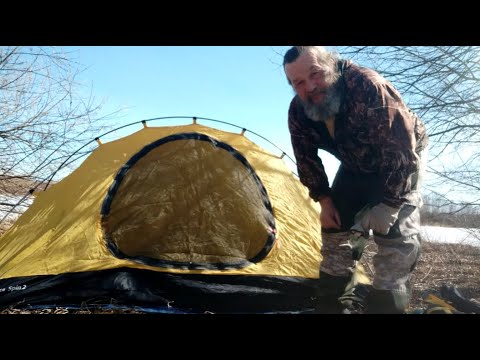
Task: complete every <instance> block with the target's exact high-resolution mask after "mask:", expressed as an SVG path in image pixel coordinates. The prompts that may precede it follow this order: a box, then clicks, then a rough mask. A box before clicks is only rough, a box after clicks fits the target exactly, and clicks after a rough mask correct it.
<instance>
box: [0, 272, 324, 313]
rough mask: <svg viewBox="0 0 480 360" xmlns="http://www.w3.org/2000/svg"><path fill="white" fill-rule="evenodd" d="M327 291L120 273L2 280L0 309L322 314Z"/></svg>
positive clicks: (289, 280)
mask: <svg viewBox="0 0 480 360" xmlns="http://www.w3.org/2000/svg"><path fill="white" fill-rule="evenodd" d="M325 291H326V290H324V289H321V288H320V287H319V280H318V279H306V278H298V277H281V276H248V275H228V276H226V275H205V274H170V273H164V272H157V271H151V270H146V269H132V268H120V269H108V270H101V271H88V272H81V273H65V274H60V275H43V276H28V277H17V278H11V279H3V280H0V309H3V308H8V307H12V306H13V307H16V308H28V307H30V306H41V305H43V306H45V307H47V306H48V307H54V306H62V305H77V306H78V305H82V306H86V307H88V306H95V305H102V304H117V305H121V304H125V305H131V306H146V307H152V308H153V307H161V308H164V307H171V308H172V309H173V310H175V311H176V312H178V311H184V312H194V313H203V312H207V311H210V312H215V313H266V312H282V311H292V312H302V311H312V310H315V309H317V310H319V311H320V312H321V306H322V300H321V299H322V296H328V294H327V293H324V292H325Z"/></svg>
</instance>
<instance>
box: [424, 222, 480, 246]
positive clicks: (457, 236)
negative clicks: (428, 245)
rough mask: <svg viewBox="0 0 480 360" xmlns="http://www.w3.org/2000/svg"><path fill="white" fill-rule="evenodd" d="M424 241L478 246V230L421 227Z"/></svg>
mask: <svg viewBox="0 0 480 360" xmlns="http://www.w3.org/2000/svg"><path fill="white" fill-rule="evenodd" d="M421 234H422V237H423V239H424V240H425V241H430V242H440V243H450V244H465V245H473V246H480V229H462V228H450V227H442V226H422V231H421Z"/></svg>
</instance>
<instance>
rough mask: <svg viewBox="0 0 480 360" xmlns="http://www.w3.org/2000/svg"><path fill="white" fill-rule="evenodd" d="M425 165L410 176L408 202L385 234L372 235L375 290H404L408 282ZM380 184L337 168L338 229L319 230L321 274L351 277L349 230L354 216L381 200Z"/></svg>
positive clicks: (376, 178)
mask: <svg viewBox="0 0 480 360" xmlns="http://www.w3.org/2000/svg"><path fill="white" fill-rule="evenodd" d="M423 171H424V162H423V165H422V166H421V169H420V171H419V172H418V173H415V174H413V175H412V176H411V183H412V190H413V191H412V194H411V200H412V201H410V202H409V203H408V204H405V205H404V206H403V207H402V208H401V210H400V212H399V216H398V220H397V221H396V223H395V224H394V225H393V226H392V228H391V229H390V231H389V233H388V234H387V235H380V234H376V233H374V236H373V237H374V240H375V242H376V243H377V245H378V252H377V253H376V254H375V256H374V257H373V266H374V273H375V274H374V278H373V284H372V285H373V288H375V289H378V290H395V291H399V292H402V293H403V292H406V291H407V282H408V280H409V278H410V275H411V272H412V271H413V269H414V268H415V265H416V262H417V260H418V258H419V256H420V249H421V243H420V235H419V233H420V207H421V205H422V202H421V196H420V195H419V192H418V191H419V189H420V185H421V179H422V177H423ZM382 189H383V184H382V182H381V179H380V177H379V176H378V175H375V174H367V175H365V174H354V173H351V172H349V171H348V170H346V169H345V168H344V167H343V166H340V169H339V170H338V173H337V176H336V177H335V180H334V182H333V185H332V200H333V203H334V204H335V206H336V208H337V210H338V211H339V213H340V218H341V222H342V228H341V229H340V230H332V229H323V228H322V239H323V245H322V256H323V261H322V263H321V266H320V270H321V271H322V272H325V273H328V274H330V275H333V276H349V275H351V274H352V270H353V266H354V261H353V257H352V248H351V246H350V244H349V242H348V238H349V236H350V227H351V226H352V225H353V224H354V218H355V215H356V214H357V213H358V212H359V211H360V210H361V209H362V208H364V207H365V206H367V205H375V204H378V203H379V202H381V201H382V199H383V193H382Z"/></svg>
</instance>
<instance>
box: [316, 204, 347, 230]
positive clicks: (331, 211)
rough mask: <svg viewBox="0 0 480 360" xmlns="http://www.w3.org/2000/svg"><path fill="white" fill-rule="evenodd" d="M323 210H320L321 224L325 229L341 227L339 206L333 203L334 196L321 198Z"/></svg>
mask: <svg viewBox="0 0 480 360" xmlns="http://www.w3.org/2000/svg"><path fill="white" fill-rule="evenodd" d="M320 206H321V207H322V211H321V212H320V224H321V226H322V227H323V228H324V229H340V226H341V225H342V223H341V221H340V214H339V213H338V210H337V208H336V207H335V205H333V201H332V198H330V197H325V198H323V199H322V200H320Z"/></svg>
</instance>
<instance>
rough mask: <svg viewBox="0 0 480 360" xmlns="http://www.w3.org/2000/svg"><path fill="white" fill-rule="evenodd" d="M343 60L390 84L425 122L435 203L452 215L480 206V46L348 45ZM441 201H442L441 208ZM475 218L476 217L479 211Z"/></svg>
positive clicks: (342, 50) (340, 49)
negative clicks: (366, 68) (372, 70)
mask: <svg viewBox="0 0 480 360" xmlns="http://www.w3.org/2000/svg"><path fill="white" fill-rule="evenodd" d="M336 50H337V51H338V52H339V53H340V54H341V55H342V56H344V57H346V58H352V59H354V60H355V61H356V62H357V63H360V64H364V65H367V66H371V67H373V68H375V69H376V70H377V71H379V72H380V73H381V74H383V75H384V76H385V77H386V78H387V79H388V80H390V81H391V82H392V83H393V84H394V85H395V86H396V88H397V89H398V90H399V91H400V92H401V94H402V96H403V97H404V99H405V100H406V102H407V103H408V105H409V106H410V108H411V109H412V110H414V111H415V112H416V113H417V114H418V115H419V116H420V117H421V118H422V119H423V121H424V122H425V124H426V126H427V130H428V134H429V137H430V149H429V153H430V155H429V159H430V161H429V166H428V171H429V173H430V174H429V180H430V181H429V182H428V183H427V184H426V189H427V190H428V192H429V193H431V194H433V195H434V196H435V199H436V205H437V206H441V207H442V208H444V209H445V208H448V206H449V205H454V206H452V207H450V208H451V209H454V210H452V211H455V212H457V213H458V212H459V211H462V210H463V209H467V208H471V209H472V208H473V209H475V210H477V209H478V208H477V206H478V205H480V152H479V151H478V146H479V144H480V47H478V46H381V47H377V46H350V47H338V48H337V49H336ZM439 201H442V203H441V204H439ZM477 214H478V213H477Z"/></svg>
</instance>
